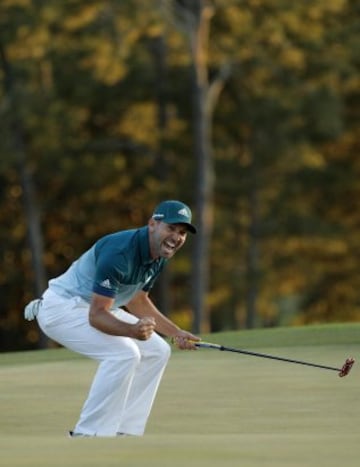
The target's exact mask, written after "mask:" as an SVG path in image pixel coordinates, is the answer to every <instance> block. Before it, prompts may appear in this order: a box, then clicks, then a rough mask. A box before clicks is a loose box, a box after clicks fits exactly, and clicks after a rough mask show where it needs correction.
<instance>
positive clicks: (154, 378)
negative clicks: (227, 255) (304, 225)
mask: <svg viewBox="0 0 360 467" xmlns="http://www.w3.org/2000/svg"><path fill="white" fill-rule="evenodd" d="M188 232H191V233H196V228H195V227H194V226H193V225H192V224H191V210H190V209H189V207H188V206H187V205H186V204H184V203H182V202H180V201H174V200H170V201H163V202H162V203H160V204H159V205H158V206H157V207H156V209H155V211H154V213H153V215H152V217H151V218H150V219H149V221H148V224H147V225H146V226H143V227H140V228H137V229H133V230H125V231H119V232H116V233H113V234H109V235H106V236H105V237H103V238H101V239H100V240H98V241H97V242H96V243H95V244H94V245H93V246H92V247H91V248H90V249H89V250H88V251H86V252H85V253H84V254H83V255H82V256H80V257H79V259H78V260H77V261H75V262H74V263H73V264H72V265H71V266H70V268H69V269H68V270H67V271H66V272H65V273H64V274H62V275H61V276H59V277H57V278H55V279H52V280H50V281H49V286H48V289H47V290H46V291H45V292H44V294H43V296H42V298H41V299H39V300H33V301H32V302H30V303H29V304H28V305H27V306H26V308H25V318H26V319H28V320H32V319H34V318H35V317H36V318H37V321H38V323H39V326H40V328H41V329H42V331H43V332H44V333H45V334H46V335H47V336H48V337H49V338H51V339H52V340H54V341H56V342H58V343H59V344H61V345H63V346H65V347H67V348H68V349H71V350H73V351H75V352H78V353H80V354H83V355H86V356H87V357H90V358H93V359H95V360H97V361H98V362H99V366H98V369H97V372H96V374H95V377H94V380H93V382H92V385H91V387H90V391H89V394H88V397H87V400H86V401H85V403H84V405H83V408H82V410H81V414H80V418H79V420H78V422H77V424H76V426H75V428H74V430H73V431H70V432H69V434H70V436H72V437H77V436H80V437H83V436H86V437H88V436H117V435H137V436H141V435H143V433H144V430H145V426H146V422H147V420H148V417H149V415H150V411H151V408H152V405H153V402H154V399H155V396H156V392H157V389H158V387H159V383H160V380H161V377H162V375H163V372H164V370H165V367H166V364H167V362H168V360H169V357H170V346H169V345H168V343H167V342H166V341H165V340H164V339H163V338H162V337H160V335H159V334H161V335H163V336H166V337H170V338H172V339H173V341H174V342H175V344H176V345H177V347H178V348H180V349H182V350H186V349H187V350H193V349H195V348H196V347H195V345H194V343H193V342H194V341H199V340H200V339H199V338H198V337H197V336H194V335H193V334H191V333H189V332H187V331H184V330H182V329H180V328H179V327H178V326H176V324H174V323H173V322H172V321H171V320H169V319H168V318H167V317H165V316H164V315H163V314H162V313H161V312H160V311H159V310H158V309H157V307H156V306H155V304H154V303H153V302H152V300H151V299H150V298H149V291H150V289H151V288H152V286H153V284H154V282H155V280H156V278H157V277H158V275H159V273H160V272H161V270H162V269H163V267H164V265H165V263H166V262H167V261H168V260H169V259H170V258H172V257H173V256H174V255H175V253H176V252H177V251H178V250H179V249H180V248H181V247H182V246H183V245H184V243H185V240H186V237H187V233H188ZM125 307H126V310H125Z"/></svg>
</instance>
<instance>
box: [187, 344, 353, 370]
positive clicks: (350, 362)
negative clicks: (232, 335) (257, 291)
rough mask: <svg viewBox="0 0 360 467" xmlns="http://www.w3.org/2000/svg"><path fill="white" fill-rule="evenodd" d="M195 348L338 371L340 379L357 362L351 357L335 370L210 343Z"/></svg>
mask: <svg viewBox="0 0 360 467" xmlns="http://www.w3.org/2000/svg"><path fill="white" fill-rule="evenodd" d="M195 346H196V347H200V348H206V349H217V350H222V351H226V352H236V353H241V354H244V355H252V356H253V357H261V358H270V359H271V360H279V361H281V362H288V363H296V364H298V365H306V366H312V367H315V368H322V369H323V370H332V371H337V372H338V374H339V376H340V378H342V377H344V376H346V375H348V374H349V373H350V370H351V368H352V366H353V365H354V363H355V360H354V359H353V358H351V357H349V358H347V359H346V360H345V363H344V364H343V366H342V367H341V368H335V367H332V366H326V365H319V364H317V363H309V362H303V361H301V360H293V359H291V358H284V357H276V356H274V355H268V354H264V353H258V352H250V351H249V350H241V349H234V348H233V347H225V346H224V345H219V344H211V343H210V342H195Z"/></svg>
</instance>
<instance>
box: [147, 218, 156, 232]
mask: <svg viewBox="0 0 360 467" xmlns="http://www.w3.org/2000/svg"><path fill="white" fill-rule="evenodd" d="M155 225H156V221H155V220H154V219H153V218H152V217H150V219H149V221H148V227H149V230H150V232H153V231H154V229H155Z"/></svg>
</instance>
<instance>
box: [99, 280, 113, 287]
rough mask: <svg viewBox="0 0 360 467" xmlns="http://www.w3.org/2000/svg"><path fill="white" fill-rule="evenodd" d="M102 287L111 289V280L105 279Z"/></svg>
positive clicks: (101, 283)
mask: <svg viewBox="0 0 360 467" xmlns="http://www.w3.org/2000/svg"><path fill="white" fill-rule="evenodd" d="M100 285H101V287H105V289H111V284H110V281H109V279H105V280H103V281H102V282H100Z"/></svg>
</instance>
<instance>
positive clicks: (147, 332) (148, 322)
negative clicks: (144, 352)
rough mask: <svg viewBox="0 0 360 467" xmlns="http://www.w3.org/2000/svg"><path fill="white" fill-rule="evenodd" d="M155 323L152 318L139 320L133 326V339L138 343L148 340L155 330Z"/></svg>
mask: <svg viewBox="0 0 360 467" xmlns="http://www.w3.org/2000/svg"><path fill="white" fill-rule="evenodd" d="M155 326H156V322H155V319H154V318H141V319H139V321H138V322H137V323H136V324H134V325H133V331H134V335H133V336H131V337H134V339H138V340H140V341H146V340H148V339H149V338H150V337H151V335H152V333H153V332H154V330H155Z"/></svg>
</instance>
